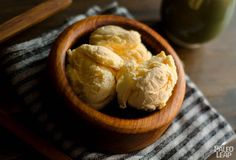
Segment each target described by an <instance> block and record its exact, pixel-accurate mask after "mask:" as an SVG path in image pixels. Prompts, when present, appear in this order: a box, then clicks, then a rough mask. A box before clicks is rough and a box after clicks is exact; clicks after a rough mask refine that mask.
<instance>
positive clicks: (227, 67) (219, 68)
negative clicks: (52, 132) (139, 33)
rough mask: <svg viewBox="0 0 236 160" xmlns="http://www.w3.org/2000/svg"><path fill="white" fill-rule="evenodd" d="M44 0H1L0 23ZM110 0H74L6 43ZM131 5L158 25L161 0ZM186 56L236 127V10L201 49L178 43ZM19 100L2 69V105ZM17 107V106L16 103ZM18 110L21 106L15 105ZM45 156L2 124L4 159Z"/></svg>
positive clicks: (123, 0)
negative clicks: (212, 38)
mask: <svg viewBox="0 0 236 160" xmlns="http://www.w3.org/2000/svg"><path fill="white" fill-rule="evenodd" d="M40 2H41V1H40V0H20V1H19V0H1V1H0V3H1V5H0V23H3V22H4V21H6V20H8V19H9V18H12V17H14V16H16V15H17V14H20V13H22V12H23V11H25V10H27V9H30V8H31V7H32V6H34V5H36V4H38V3H40ZM109 2H111V1H110V0H100V1H95V0H86V1H83V0H74V2H73V4H72V5H71V6H70V7H69V8H68V9H66V10H64V11H62V12H60V13H58V14H56V15H55V16H52V17H50V18H49V19H47V20H45V21H44V22H42V23H40V24H38V25H36V26H34V27H32V28H30V29H28V30H27V31H24V32H23V33H21V34H19V35H17V36H16V37H14V38H12V39H11V40H9V41H7V42H5V43H3V44H1V48H2V47H6V46H9V45H11V44H15V43H19V42H23V41H26V40H29V39H31V38H34V37H36V36H39V35H40V34H42V33H44V32H46V31H50V30H51V29H53V28H56V27H58V26H60V25H61V24H63V22H64V20H65V19H66V18H68V17H71V16H73V15H76V14H80V13H83V12H84V11H86V9H87V8H88V7H90V6H91V5H95V4H98V5H106V4H108V3H109ZM118 2H119V4H120V5H123V6H125V7H127V8H128V9H129V10H130V12H131V13H132V14H133V15H134V16H135V17H136V19H138V20H140V21H143V22H144V23H147V24H150V25H152V26H155V24H156V23H157V22H158V21H159V20H160V3H161V1H157V0H146V1H141V0H132V1H127V0H118ZM174 48H175V49H176V51H177V53H178V54H179V56H180V58H181V59H182V61H183V63H184V66H185V71H186V73H187V74H188V75H189V76H190V78H191V79H192V80H193V81H194V82H195V83H196V84H197V86H198V87H199V88H200V89H201V90H202V92H203V93H204V94H205V96H206V97H207V98H208V100H209V101H210V103H211V104H212V105H213V106H214V107H215V108H216V109H217V110H218V111H219V112H220V113H221V114H222V115H223V116H224V117H225V118H226V119H227V120H228V122H229V123H230V124H231V125H232V126H233V128H234V129H235V130H236V118H235V117H236V12H235V13H234V17H233V19H232V21H231V23H230V25H229V27H228V28H227V29H226V30H225V31H224V32H223V33H222V34H221V35H220V36H218V37H217V38H216V39H214V40H213V41H211V42H209V43H208V44H205V45H204V46H202V47H201V48H199V49H195V50H188V49H183V48H179V47H176V46H174ZM18 105H19V103H18V100H17V98H16V97H15V95H14V94H13V92H12V90H11V87H10V86H9V84H8V82H7V80H6V79H5V78H4V75H3V74H2V71H1V69H0V106H1V107H4V108H12V107H11V106H18ZM13 108H15V107H13ZM11 110H17V109H11ZM36 157H38V158H37V159H45V158H43V157H42V156H40V155H38V154H37V153H35V152H34V151H32V150H31V149H30V148H29V147H28V146H26V145H24V144H23V143H22V142H21V141H19V140H17V139H16V138H15V137H14V136H13V135H12V134H9V133H8V131H6V130H5V129H3V128H0V159H1V160H2V159H3V160H4V159H36Z"/></svg>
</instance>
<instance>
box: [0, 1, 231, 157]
mask: <svg viewBox="0 0 236 160" xmlns="http://www.w3.org/2000/svg"><path fill="white" fill-rule="evenodd" d="M96 14H116V15H121V16H126V17H129V18H132V15H131V14H130V13H129V12H128V10H127V9H126V8H124V7H120V6H118V4H117V3H112V4H111V5H109V6H107V7H106V8H103V9H101V8H100V7H98V6H94V7H91V8H90V9H88V11H87V12H86V13H85V14H83V15H78V16H76V17H73V18H71V19H69V20H68V21H67V23H66V24H65V25H64V26H62V27H60V28H59V29H55V30H52V31H51V32H49V33H46V34H44V35H42V36H40V37H38V38H35V39H32V40H30V41H27V42H24V43H20V44H16V45H14V46H11V47H9V48H7V49H5V50H4V51H3V53H1V54H0V55H1V57H0V62H1V67H2V68H4V70H5V72H6V75H7V76H8V77H9V80H10V82H11V83H12V85H13V87H14V88H15V89H16V92H17V94H18V95H19V96H20V97H21V98H22V100H23V102H24V105H25V110H26V111H28V112H29V113H30V114H31V115H32V117H34V120H35V126H37V127H38V128H41V130H42V131H43V132H42V133H44V135H47V136H48V139H51V140H52V143H54V144H55V145H57V146H58V147H59V148H60V149H61V150H62V151H64V152H65V153H66V154H68V155H69V156H71V157H72V158H74V159H79V160H88V159H92V160H93V159H96V160H103V159H107V160H116V159H129V160H136V159H142V160H146V159H154V160H155V159H173V160H175V159H193V160H196V159H206V158H207V157H209V156H210V155H211V154H212V153H213V152H214V151H213V149H214V146H220V145H222V144H224V143H225V142H227V141H228V140H229V139H231V138H232V137H234V136H235V133H234V131H233V129H232V128H231V126H230V125H229V124H228V122H226V120H225V119H224V118H223V117H222V116H221V115H220V114H219V113H218V112H217V111H216V110H215V109H214V108H213V107H212V106H211V105H210V104H209V103H208V101H207V100H206V98H205V97H204V96H203V94H202V93H201V91H200V90H199V89H198V88H197V87H196V86H195V85H194V83H193V82H192V81H191V80H190V79H189V78H188V77H187V76H186V80H187V90H186V95H185V99H184V102H183V106H182V109H181V111H180V113H179V114H178V116H177V117H176V118H175V120H174V121H173V123H172V124H171V126H170V127H169V129H168V130H167V131H166V133H165V134H164V135H163V136H162V137H161V138H160V139H159V140H158V141H156V142H155V143H154V144H152V145H150V146H148V147H146V148H145V149H143V150H141V151H138V152H133V153H130V154H117V155H109V154H106V153H97V152H93V151H91V150H88V149H86V148H85V147H83V146H80V144H79V142H77V141H76V140H75V139H73V136H71V135H70V133H72V132H73V129H74V128H75V126H76V125H71V126H68V125H67V124H68V123H67V122H68V121H70V119H69V118H68V117H69V116H68V117H66V118H65V116H66V114H63V115H62V113H58V115H57V113H55V109H53V106H56V107H57V108H56V110H57V112H60V111H58V110H60V109H59V108H60V107H59V106H60V104H59V102H58V99H57V98H56V97H53V94H52V92H51V90H50V87H48V86H47V84H48V83H47V79H46V77H47V76H46V61H47V57H48V54H49V51H50V48H51V45H52V43H53V41H54V40H55V38H56V37H57V36H58V35H59V33H60V32H61V31H62V30H63V29H64V28H65V27H67V26H68V25H71V24H72V23H74V22H76V21H78V20H81V19H83V18H86V17H87V16H92V15H96ZM58 117H59V118H58ZM62 118H63V119H62ZM60 119H62V120H60ZM62 121H63V123H62ZM63 124H65V125H63ZM69 124H73V123H69ZM65 126H66V127H67V128H66V129H65V128H64V127H65Z"/></svg>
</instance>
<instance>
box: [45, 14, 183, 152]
mask: <svg viewBox="0 0 236 160" xmlns="http://www.w3.org/2000/svg"><path fill="white" fill-rule="evenodd" d="M104 25H118V26H121V27H124V28H127V29H133V30H136V31H138V32H139V33H140V34H141V38H142V42H143V43H144V44H145V45H146V46H147V48H148V49H149V50H151V51H152V53H153V54H158V53H159V52H160V51H161V50H164V51H165V52H166V54H170V55H172V56H173V58H174V60H175V64H176V66H177V73H178V81H177V84H176V86H175V88H174V91H173V94H172V96H171V97H170V99H169V100H168V102H167V105H166V107H165V108H163V109H162V110H160V111H155V112H153V113H151V114H149V115H147V116H144V117H139V118H131V119H126V118H120V117H114V116H111V115H107V114H104V113H102V112H100V111H97V110H95V109H93V108H92V107H90V106H88V105H87V104H86V103H84V102H83V101H82V100H80V99H79V97H78V96H77V95H76V94H75V93H74V91H73V90H72V88H71V86H70V84H69V82H68V80H67V77H66V73H65V63H66V62H65V60H66V51H67V50H68V49H69V48H71V47H73V45H75V43H78V42H79V41H80V40H81V39H84V38H85V39H86V37H87V38H88V36H89V34H90V33H91V32H93V31H94V30H96V29H97V28H98V27H101V26H104ZM87 43H88V42H87ZM76 47H78V44H77V46H76ZM49 67H50V75H51V77H52V80H53V83H54V84H55V87H56V88H57V91H58V93H59V94H60V95H61V96H62V97H64V99H65V101H66V103H67V105H68V106H69V107H71V108H72V109H73V111H75V112H76V115H77V116H78V117H79V118H80V120H82V121H83V123H88V125H86V126H88V127H84V128H83V129H81V132H83V133H84V134H82V135H83V136H84V137H80V138H81V139H84V140H85V142H87V144H88V145H90V146H93V148H96V149H98V150H102V151H109V152H113V153H127V152H131V151H136V150H140V149H143V148H144V147H146V146H147V145H149V144H151V143H153V142H155V141H156V140H157V139H158V138H159V137H160V136H161V135H162V134H163V133H164V131H165V130H166V129H167V128H168V126H169V125H170V124H171V122H172V121H173V119H174V118H175V116H176V115H177V114H178V112H179V110H180V108H181V105H182V102H183V98H184V94H185V78H184V76H185V75H184V70H183V66H182V64H181V61H180V59H179V58H178V56H177V54H176V52H175V51H174V49H173V48H172V47H171V46H170V45H169V44H168V43H167V41H166V40H165V39H164V38H162V37H161V36H160V35H159V34H158V33H156V32H155V31H154V30H152V29H151V28H149V27H148V26H146V25H144V24H142V23H140V22H138V21H135V20H132V19H128V18H124V17H120V16H114V15H102V16H93V17H89V18H86V19H84V20H81V21H79V22H77V23H75V24H73V25H71V26H70V27H68V28H67V29H66V30H65V31H64V32H63V33H61V35H60V36H59V37H58V38H57V40H56V42H55V44H54V47H53V49H52V51H51V53H50V56H49ZM75 123H76V122H75Z"/></svg>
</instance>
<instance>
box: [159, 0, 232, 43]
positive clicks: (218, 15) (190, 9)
mask: <svg viewBox="0 0 236 160" xmlns="http://www.w3.org/2000/svg"><path fill="white" fill-rule="evenodd" d="M234 6H235V0H163V2H162V8H161V14H162V22H163V25H164V29H165V30H166V33H167V36H168V37H169V38H170V39H171V40H172V41H173V42H175V43H176V44H179V45H181V46H184V47H188V48H194V47H197V46H199V45H200V44H202V43H204V42H207V41H209V40H211V39H213V38H215V37H216V36H217V35H218V34H219V33H220V32H221V31H222V30H223V29H224V28H225V27H226V26H227V25H228V24H229V22H230V19H231V17H232V15H233V11H234Z"/></svg>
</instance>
